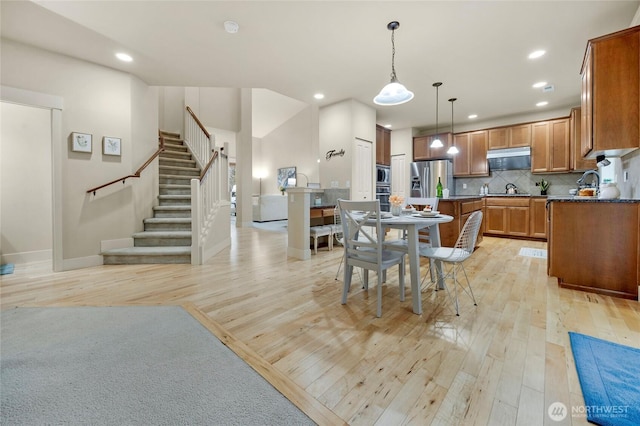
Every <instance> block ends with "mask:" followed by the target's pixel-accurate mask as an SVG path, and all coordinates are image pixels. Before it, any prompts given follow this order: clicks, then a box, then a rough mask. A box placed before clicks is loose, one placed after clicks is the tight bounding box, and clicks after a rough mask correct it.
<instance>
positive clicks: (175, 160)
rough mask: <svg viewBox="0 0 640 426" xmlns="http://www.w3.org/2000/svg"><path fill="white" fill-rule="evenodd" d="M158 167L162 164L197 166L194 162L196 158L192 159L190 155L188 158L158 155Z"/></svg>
mask: <svg viewBox="0 0 640 426" xmlns="http://www.w3.org/2000/svg"><path fill="white" fill-rule="evenodd" d="M159 164H160V167H164V166H174V167H175V166H177V167H189V168H198V166H197V164H196V160H192V159H191V156H189V158H188V159H187V158H166V157H162V156H160V161H159Z"/></svg>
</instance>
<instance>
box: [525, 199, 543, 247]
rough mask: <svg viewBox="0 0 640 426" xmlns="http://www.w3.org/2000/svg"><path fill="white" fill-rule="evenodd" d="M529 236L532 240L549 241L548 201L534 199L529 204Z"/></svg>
mask: <svg viewBox="0 0 640 426" xmlns="http://www.w3.org/2000/svg"><path fill="white" fill-rule="evenodd" d="M529 216H530V217H531V224H530V226H529V236H530V237H531V238H542V239H545V240H546V239H547V199H546V198H532V199H531V202H530V204H529Z"/></svg>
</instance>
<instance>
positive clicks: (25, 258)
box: [0, 250, 53, 265]
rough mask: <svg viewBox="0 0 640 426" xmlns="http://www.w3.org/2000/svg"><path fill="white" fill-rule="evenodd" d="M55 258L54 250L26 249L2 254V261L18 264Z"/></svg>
mask: <svg viewBox="0 0 640 426" xmlns="http://www.w3.org/2000/svg"><path fill="white" fill-rule="evenodd" d="M52 259H53V250H36V251H26V252H23V253H9V254H2V255H0V263H2V264H5V263H14V264H17V265H20V264H23V263H31V262H44V261H49V260H52Z"/></svg>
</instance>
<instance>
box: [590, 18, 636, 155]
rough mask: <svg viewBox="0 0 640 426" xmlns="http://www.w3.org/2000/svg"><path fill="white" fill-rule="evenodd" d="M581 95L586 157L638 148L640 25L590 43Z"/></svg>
mask: <svg viewBox="0 0 640 426" xmlns="http://www.w3.org/2000/svg"><path fill="white" fill-rule="evenodd" d="M581 91H582V97H581V119H582V124H581V126H582V128H581V130H582V135H581V136H582V143H581V151H582V155H583V156H587V155H588V156H589V157H592V158H595V156H596V155H599V154H606V155H612V156H613V155H615V156H623V155H625V154H627V153H629V152H631V151H633V150H634V149H637V148H638V147H640V102H639V101H638V93H639V92H640V26H636V27H632V28H628V29H625V30H622V31H618V32H616V33H612V34H608V35H605V36H602V37H598V38H595V39H592V40H589V42H588V43H587V49H586V52H585V56H584V60H583V63H582V70H581Z"/></svg>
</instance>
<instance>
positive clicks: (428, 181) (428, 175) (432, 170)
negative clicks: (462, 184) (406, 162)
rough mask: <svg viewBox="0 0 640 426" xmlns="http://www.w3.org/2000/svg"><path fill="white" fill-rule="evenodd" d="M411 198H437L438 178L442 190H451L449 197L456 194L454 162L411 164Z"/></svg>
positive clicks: (436, 161)
mask: <svg viewBox="0 0 640 426" xmlns="http://www.w3.org/2000/svg"><path fill="white" fill-rule="evenodd" d="M410 166H411V185H410V192H409V194H410V195H409V196H410V197H421V198H426V197H435V196H436V185H437V184H438V178H440V182H442V188H443V189H444V188H448V189H449V195H454V194H455V186H454V184H453V162H452V161H451V160H432V161H419V162H416V163H411V165H410Z"/></svg>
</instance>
